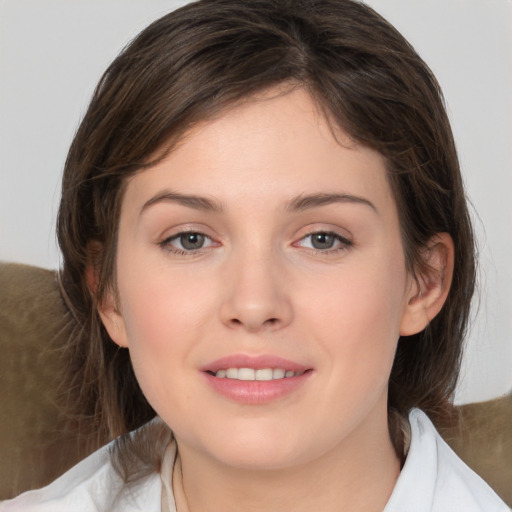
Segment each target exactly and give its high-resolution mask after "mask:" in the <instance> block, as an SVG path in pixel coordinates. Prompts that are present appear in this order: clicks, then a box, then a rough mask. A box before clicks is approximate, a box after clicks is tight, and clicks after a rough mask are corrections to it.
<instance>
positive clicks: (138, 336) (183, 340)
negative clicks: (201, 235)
mask: <svg viewBox="0 0 512 512" xmlns="http://www.w3.org/2000/svg"><path fill="white" fill-rule="evenodd" d="M119 281H120V283H123V286H122V287H121V286H120V290H119V293H120V296H121V297H122V298H123V301H122V304H121V308H122V314H123V319H124V322H125V327H126V334H127V339H128V346H129V350H130V357H131V360H132V365H133V368H134V371H135V374H136V376H137V379H138V381H139V384H140V386H141V388H142V390H143V392H144V394H145V395H146V397H147V398H148V400H149V401H150V403H151V404H152V405H153V407H155V405H156V404H158V403H159V402H160V401H161V400H162V399H163V398H164V399H165V400H166V399H167V398H166V397H168V395H169V393H173V392H174V391H175V392H176V394H177V395H178V396H179V395H180V393H181V396H182V397H183V399H184V400H187V394H188V390H186V389H180V385H179V383H180V382H181V378H180V376H181V375H182V374H183V372H186V371H187V368H188V367H190V361H191V357H192V355H193V350H194V347H195V344H194V340H197V339H200V338H201V336H202V334H201V333H203V332H204V331H205V329H206V328H207V326H206V322H205V318H207V317H208V313H207V312H206V310H208V309H209V308H211V304H212V301H211V300H210V298H209V297H208V294H207V293H206V290H205V287H204V286H202V285H201V283H198V282H196V280H194V279H192V280H190V279H187V278H184V277H183V276H181V278H180V276H178V275H173V276H172V278H169V277H168V276H166V273H165V271H164V269H159V270H158V271H152V272H145V271H144V269H142V270H139V273H138V274H137V279H126V278H125V279H123V280H122V279H119ZM157 410H158V407H157Z"/></svg>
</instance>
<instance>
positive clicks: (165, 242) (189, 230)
mask: <svg viewBox="0 0 512 512" xmlns="http://www.w3.org/2000/svg"><path fill="white" fill-rule="evenodd" d="M186 234H197V235H201V236H203V237H204V238H205V239H207V240H209V243H208V245H207V246H205V247H200V248H199V249H180V248H179V247H175V246H174V245H172V242H173V241H174V240H179V238H180V237H181V236H183V235H186ZM157 245H159V246H160V247H161V248H162V249H163V250H166V251H167V252H169V253H174V254H177V255H179V256H181V255H184V256H194V255H198V254H199V253H201V252H204V251H207V250H209V249H210V248H212V247H215V246H219V245H220V243H219V242H217V241H215V240H214V238H213V237H212V236H210V235H208V234H207V233H205V231H204V230H201V229H197V228H195V227H193V226H190V227H183V228H180V229H179V230H178V231H175V232H174V233H172V234H171V235H168V236H163V237H162V239H161V240H160V241H159V242H157Z"/></svg>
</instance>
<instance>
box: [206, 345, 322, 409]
mask: <svg viewBox="0 0 512 512" xmlns="http://www.w3.org/2000/svg"><path fill="white" fill-rule="evenodd" d="M201 371H202V373H203V375H204V376H205V377H206V381H207V383H208V384H209V386H210V388H211V389H212V390H213V391H214V392H215V393H216V394H218V395H221V396H222V397H223V398H228V399H229V400H230V401H234V402H238V403H240V404H248V405H261V404H266V403H269V402H272V401H276V400H279V399H283V398H286V397H289V396H291V395H293V394H294V393H295V392H297V391H298V390H299V389H300V388H302V387H303V386H304V385H305V384H306V382H307V381H309V377H310V376H311V375H312V374H313V369H312V368H310V367H307V366H305V365H302V364H299V363H296V362H293V361H290V360H287V359H282V358H279V357H275V356H256V357H254V356H246V355H234V356H228V357H225V358H222V359H218V360H217V361H214V362H212V363H210V364H209V365H207V366H206V367H203V368H201Z"/></svg>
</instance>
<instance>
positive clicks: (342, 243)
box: [158, 230, 354, 257]
mask: <svg viewBox="0 0 512 512" xmlns="http://www.w3.org/2000/svg"><path fill="white" fill-rule="evenodd" d="M185 235H198V236H201V237H204V239H205V240H208V241H209V242H210V243H212V242H213V240H212V238H211V237H209V236H208V235H207V234H205V233H203V232H201V231H180V232H179V233H176V234H175V235H172V236H170V237H168V238H166V239H165V240H162V241H161V242H159V243H158V245H159V246H160V247H161V248H162V249H164V250H166V251H167V252H168V253H172V254H175V255H177V256H190V257H193V256H196V255H199V254H200V253H201V251H204V250H205V249H208V248H209V246H208V247H200V248H198V249H190V250H186V249H179V248H177V247H174V246H173V245H172V242H173V241H175V240H179V239H180V238H181V237H183V236H185ZM315 235H326V236H331V237H333V238H334V243H336V242H338V243H339V245H338V246H335V247H332V248H326V249H318V248H315V247H303V249H304V250H306V251H308V252H311V253H314V254H320V255H328V254H338V253H340V252H342V251H346V250H348V249H350V248H351V247H352V246H353V245H354V244H353V242H351V241H350V240H348V239H347V238H345V237H343V236H341V235H339V234H338V233H335V232H334V231H321V230H320V231H312V232H311V233H308V234H307V235H305V236H303V237H302V238H300V239H299V240H298V241H297V242H294V244H292V245H293V246H295V247H296V246H298V245H299V243H300V242H302V241H304V240H306V239H307V238H310V237H313V236H315Z"/></svg>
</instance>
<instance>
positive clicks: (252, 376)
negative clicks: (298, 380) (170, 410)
mask: <svg viewBox="0 0 512 512" xmlns="http://www.w3.org/2000/svg"><path fill="white" fill-rule="evenodd" d="M305 371H307V370H302V371H296V372H294V371H293V370H285V369H284V368H259V369H255V368H226V369H221V370H217V371H216V372H213V371H209V370H208V371H207V373H209V374H210V375H212V376H214V377H217V378H218V379H233V380H243V381H260V382H262V381H269V380H280V379H289V378H291V377H298V376H299V375H302V374H303V373H304V372H305Z"/></svg>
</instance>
